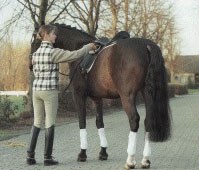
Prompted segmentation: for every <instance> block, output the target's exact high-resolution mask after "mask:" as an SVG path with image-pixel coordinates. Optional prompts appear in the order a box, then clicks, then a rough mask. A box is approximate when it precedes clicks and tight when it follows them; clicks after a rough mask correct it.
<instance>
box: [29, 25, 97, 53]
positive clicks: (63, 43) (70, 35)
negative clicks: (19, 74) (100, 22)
mask: <svg viewBox="0 0 199 170" xmlns="http://www.w3.org/2000/svg"><path fill="white" fill-rule="evenodd" d="M53 25H54V26H56V27H57V39H56V41H55V44H54V47H57V48H62V49H65V50H77V49H79V48H81V47H82V46H83V45H85V44H88V43H90V42H93V41H94V40H95V38H94V37H92V36H90V35H89V34H87V33H86V32H84V31H82V30H78V29H76V28H75V27H71V26H68V25H65V24H57V23H56V24H53ZM38 31H39V28H35V31H34V33H33V36H32V41H31V54H32V53H34V52H35V51H36V50H37V49H38V48H39V46H40V44H41V39H40V38H38V36H37V35H38Z"/></svg>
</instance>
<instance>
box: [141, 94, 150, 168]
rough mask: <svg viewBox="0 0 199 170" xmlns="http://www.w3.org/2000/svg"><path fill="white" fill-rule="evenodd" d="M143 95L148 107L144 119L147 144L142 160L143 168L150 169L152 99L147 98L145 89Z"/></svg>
mask: <svg viewBox="0 0 199 170" xmlns="http://www.w3.org/2000/svg"><path fill="white" fill-rule="evenodd" d="M142 95H143V98H144V101H145V107H146V117H145V120H144V125H145V131H146V132H145V144H144V150H143V158H142V162H141V168H143V169H148V168H150V164H151V162H150V160H149V157H150V156H151V143H150V141H149V125H148V121H149V119H148V109H149V108H148V104H147V102H148V101H149V100H150V99H147V96H146V95H145V93H144V91H142Z"/></svg>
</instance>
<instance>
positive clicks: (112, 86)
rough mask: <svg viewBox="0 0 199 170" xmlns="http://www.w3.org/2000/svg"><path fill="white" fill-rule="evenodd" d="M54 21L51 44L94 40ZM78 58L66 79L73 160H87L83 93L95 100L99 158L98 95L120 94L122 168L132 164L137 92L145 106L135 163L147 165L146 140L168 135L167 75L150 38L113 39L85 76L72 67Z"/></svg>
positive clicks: (148, 149) (72, 47)
mask: <svg viewBox="0 0 199 170" xmlns="http://www.w3.org/2000/svg"><path fill="white" fill-rule="evenodd" d="M54 25H56V26H57V29H58V35H57V40H56V42H55V44H54V47H58V48H62V49H65V50H77V49H79V48H81V47H82V46H83V45H85V44H88V43H90V42H94V41H95V40H96V38H95V37H92V36H90V35H89V34H87V33H85V32H83V31H80V30H78V29H76V28H72V27H70V26H66V25H63V24H54ZM39 44H40V40H37V39H36V38H34V40H33V42H32V44H31V53H33V52H34V51H36V49H37V48H38V47H39ZM80 60H81V59H79V60H76V61H74V62H72V63H69V67H70V78H72V75H74V76H73V80H72V87H73V96H74V100H75V103H76V107H77V111H78V115H79V128H80V147H81V151H80V153H79V154H78V159H77V160H78V161H86V159H87V155H86V150H87V130H86V105H85V104H86V98H87V97H90V98H91V99H92V100H93V102H94V103H95V105H96V110H97V113H96V126H97V129H98V134H99V138H100V146H101V150H100V152H99V159H100V160H106V159H107V158H108V154H107V152H106V149H107V147H108V142H107V139H106V135H105V129H104V122H103V110H102V98H109V99H114V98H120V99H121V103H122V106H123V108H124V110H125V112H126V114H127V117H128V120H129V126H130V132H129V138H128V147H127V154H128V156H127V160H126V163H125V168H126V169H133V168H135V165H136V160H135V154H136V139H137V132H138V128H139V120H140V116H139V114H138V111H137V108H136V96H137V94H138V92H139V91H140V92H141V94H142V95H143V98H144V101H145V107H146V117H145V120H144V125H145V131H146V133H145V146H144V150H143V159H142V161H141V167H142V168H150V161H149V157H150V156H151V145H150V141H153V142H163V141H166V140H168V139H169V138H170V135H171V113H170V109H169V102H168V89H167V87H168V86H167V74H166V68H165V65H164V59H163V56H162V53H161V50H160V48H159V47H158V46H157V45H156V44H155V43H154V42H152V41H150V40H148V39H143V38H128V39H123V40H119V41H117V43H115V44H113V45H110V46H109V47H107V48H106V49H104V50H102V51H101V52H100V53H99V54H98V57H97V59H96V61H95V63H94V66H93V68H92V69H91V71H90V72H89V73H88V74H87V75H86V76H85V75H83V74H81V72H80V69H77V67H78V64H79V63H80ZM73 73H74V74H73Z"/></svg>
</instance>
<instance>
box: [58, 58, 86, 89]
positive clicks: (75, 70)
mask: <svg viewBox="0 0 199 170" xmlns="http://www.w3.org/2000/svg"><path fill="white" fill-rule="evenodd" d="M81 61H82V60H80V61H79V63H77V65H76V66H75V69H74V71H73V74H72V77H71V79H70V81H69V84H68V85H67V86H66V88H65V89H64V92H66V90H68V88H69V87H70V85H71V82H72V81H73V78H74V76H75V73H76V72H77V68H78V66H79V65H80V63H81ZM59 74H61V75H64V76H69V75H68V74H64V73H61V72H59Z"/></svg>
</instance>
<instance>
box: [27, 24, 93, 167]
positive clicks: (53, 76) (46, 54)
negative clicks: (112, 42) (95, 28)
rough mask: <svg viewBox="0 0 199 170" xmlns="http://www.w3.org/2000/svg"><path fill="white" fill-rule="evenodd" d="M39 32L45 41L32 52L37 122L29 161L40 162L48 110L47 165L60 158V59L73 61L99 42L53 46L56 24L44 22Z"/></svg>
mask: <svg viewBox="0 0 199 170" xmlns="http://www.w3.org/2000/svg"><path fill="white" fill-rule="evenodd" d="M38 35H39V37H40V38H41V39H42V42H41V46H40V47H39V48H38V50H37V51H36V52H35V53H33V55H32V64H33V72H34V76H35V79H34V82H33V108H34V125H33V127H32V130H31V140H30V145H29V147H28V150H27V159H26V162H27V164H29V165H33V164H36V160H35V148H36V143H37V138H38V135H39V132H40V128H41V125H42V119H43V117H44V113H45V149H44V165H46V166H49V165H56V164H58V161H56V160H54V159H53V157H52V149H53V140H54V128H55V127H54V126H55V118H56V115H57V108H58V74H59V73H58V71H59V64H58V63H60V62H72V61H74V60H76V59H78V58H80V57H82V56H85V55H86V54H87V53H88V52H89V51H90V50H95V49H96V46H95V45H94V44H93V43H90V44H87V45H85V46H84V47H83V48H81V49H79V50H77V51H67V50H66V51H65V50H63V49H59V48H53V43H55V40H56V37H57V36H56V27H55V26H52V25H43V26H41V28H40V29H39V33H38Z"/></svg>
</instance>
